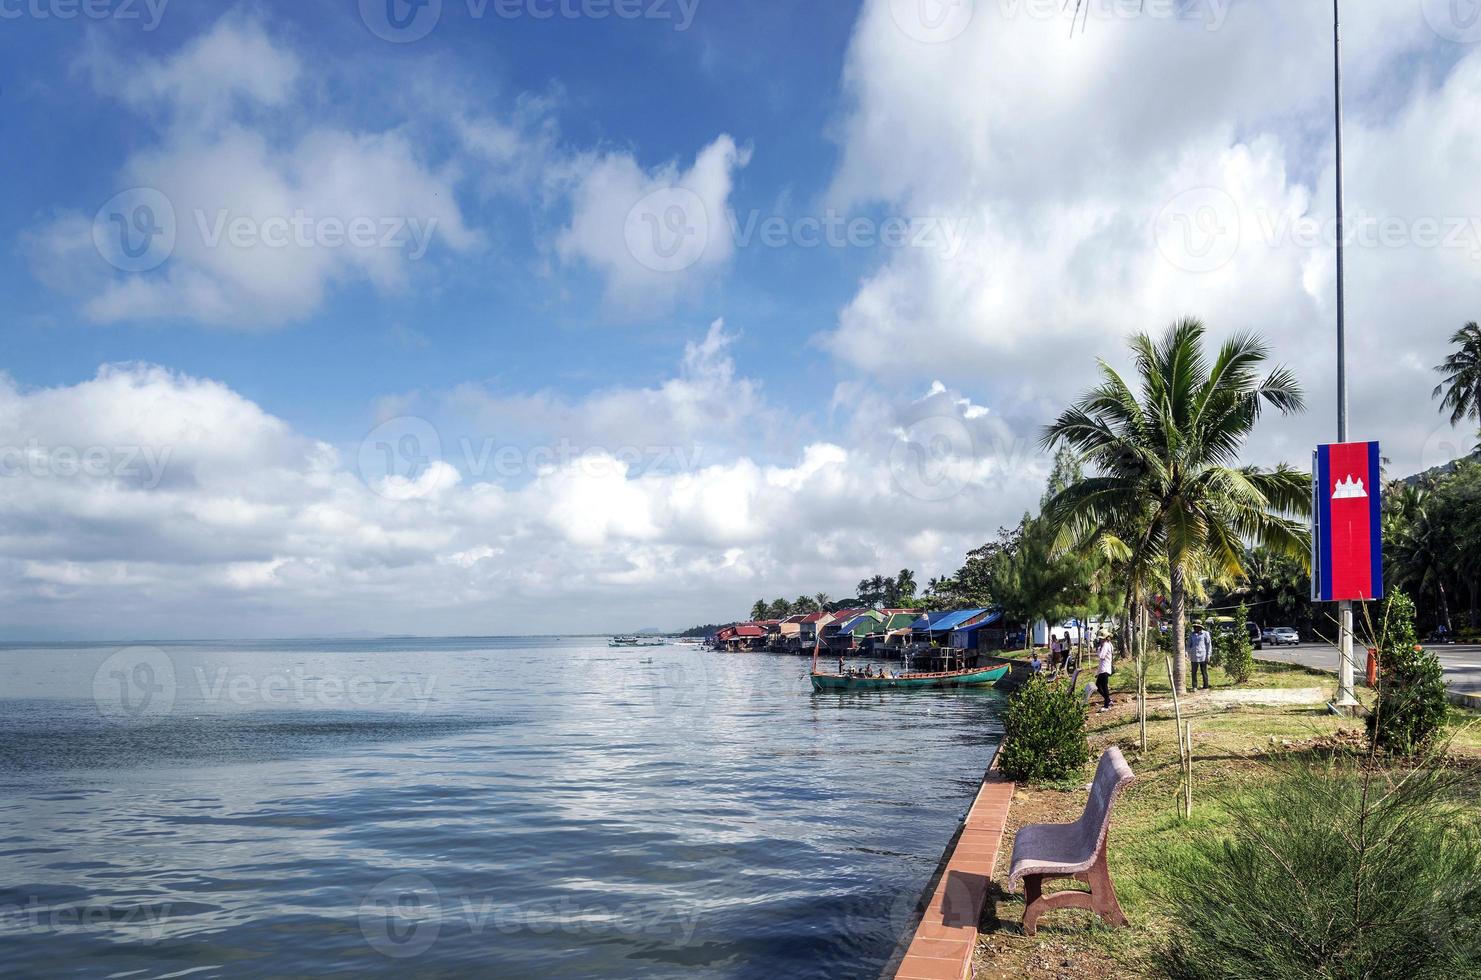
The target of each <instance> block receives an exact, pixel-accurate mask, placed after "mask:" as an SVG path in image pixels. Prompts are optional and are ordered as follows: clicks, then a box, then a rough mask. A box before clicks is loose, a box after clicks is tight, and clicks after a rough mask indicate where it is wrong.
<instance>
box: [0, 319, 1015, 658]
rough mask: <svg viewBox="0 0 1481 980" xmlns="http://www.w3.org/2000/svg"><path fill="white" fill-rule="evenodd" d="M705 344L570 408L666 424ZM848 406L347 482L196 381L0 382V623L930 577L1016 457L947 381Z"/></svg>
mask: <svg viewBox="0 0 1481 980" xmlns="http://www.w3.org/2000/svg"><path fill="white" fill-rule="evenodd" d="M727 337H728V335H727V334H725V333H724V332H723V331H722V330H721V328H720V327H719V325H716V326H714V327H712V328H711V329H710V330H709V331H707V332H706V333H705V334H704V336H703V337H702V338H700V339H697V340H696V341H695V342H694V343H692V344H690V345H689V346H688V348H687V350H686V351H685V353H684V355H683V358H682V363H681V365H680V367H679V368H678V371H677V373H678V377H677V378H676V379H674V380H673V381H672V382H671V383H666V384H664V385H661V386H659V387H658V388H654V389H642V390H636V391H632V392H622V391H616V390H614V391H609V392H606V393H603V394H601V395H597V396H593V398H594V403H614V404H616V403H630V404H631V405H634V406H649V407H652V406H666V407H665V408H664V410H667V411H669V412H670V414H669V415H668V420H669V421H670V422H671V423H672V424H673V425H675V426H677V431H676V432H675V433H672V434H670V439H671V440H675V439H676V437H677V436H679V435H680V434H683V433H685V432H687V431H689V430H688V429H687V428H686V427H689V426H691V425H693V419H691V418H689V417H686V415H685V411H687V407H686V406H687V405H688V403H689V400H690V398H691V397H692V394H685V393H682V392H683V385H686V384H691V383H693V382H694V380H695V379H696V378H697V377H717V376H728V379H729V380H728V382H727V383H728V385H729V387H730V389H731V390H736V389H739V388H744V387H745V386H747V385H750V384H751V382H749V381H747V380H745V379H742V378H738V377H735V376H734V374H733V371H734V368H733V365H729V364H727V363H722V362H725V361H726V359H725V358H724V356H723V354H722V351H723V348H724V345H725V343H726V342H727ZM706 372H708V374H706ZM671 385H672V386H671ZM663 392H669V394H668V395H664V394H662V393H663ZM665 398H667V399H668V401H667V402H665V401H664V399H665ZM851 400H852V401H854V402H856V403H857V405H858V406H859V408H858V412H857V414H856V415H855V416H853V417H852V419H851V422H850V424H849V425H847V426H845V427H844V428H843V429H842V430H841V431H840V432H839V434H838V437H837V441H833V440H830V439H825V438H819V439H817V440H815V441H814V442H812V443H811V444H809V445H806V446H805V447H803V448H801V449H800V450H797V451H796V452H795V453H793V454H792V455H791V456H790V457H789V458H786V459H782V460H778V461H775V462H760V461H757V460H756V459H753V458H752V457H750V456H747V455H744V454H738V453H728V454H725V456H724V458H722V459H718V460H717V461H715V462H709V463H703V464H696V465H693V466H690V467H688V468H678V469H675V468H650V467H643V466H640V465H636V464H635V462H634V461H633V460H630V459H627V458H624V457H622V456H621V455H620V454H617V453H614V452H610V451H607V450H605V449H600V448H594V449H590V450H588V451H585V452H583V453H580V454H578V455H575V456H572V457H569V458H564V459H553V460H551V461H549V462H547V463H546V464H544V465H542V466H540V467H539V468H537V469H534V470H531V471H529V472H527V473H525V474H524V476H523V478H521V479H516V480H509V481H496V480H492V479H488V478H486V477H485V476H481V475H478V474H476V473H475V474H470V473H468V472H466V471H465V469H466V466H467V460H466V459H463V458H460V457H459V455H458V454H457V453H456V452H448V453H446V454H445V456H444V455H439V454H435V453H428V454H427V458H426V459H425V460H424V461H423V465H422V466H420V467H419V468H418V469H417V470H416V471H415V472H403V473H393V474H384V475H382V476H379V477H372V478H370V479H366V478H365V477H364V476H363V475H362V474H361V473H359V472H357V471H356V467H355V463H354V461H353V460H352V459H351V458H350V456H347V455H346V454H345V453H344V452H343V451H340V450H336V449H335V448H334V447H331V446H330V445H328V444H327V443H325V442H323V441H320V440H317V439H314V438H312V437H310V436H307V435H305V434H302V433H299V432H297V431H295V430H294V429H293V428H292V427H291V426H290V425H288V424H287V423H286V422H284V421H283V420H281V419H278V418H275V417H273V416H271V415H269V414H267V413H266V412H264V411H262V409H261V408H260V407H258V406H257V405H255V404H254V403H252V402H251V401H249V400H247V399H245V398H243V397H242V396H241V395H240V394H238V393H237V392H235V391H233V390H231V389H230V388H228V387H226V386H224V385H222V384H220V383H217V382H213V381H210V380H206V379H200V378H193V377H189V376H186V375H182V374H178V373H175V372H171V371H168V370H165V369H163V368H159V367H155V366H150V365H114V366H109V367H105V368H103V369H102V370H100V371H99V373H98V374H97V376H95V377H94V378H91V379H89V380H86V381H82V382H79V383H77V384H73V385H67V386H63V387H56V388H44V389H34V390H28V389H22V388H20V387H18V386H16V385H15V384H13V383H10V382H6V383H5V384H3V385H0V466H3V471H4V472H3V477H0V552H3V554H4V555H5V556H6V558H5V559H3V560H0V581H3V583H4V587H5V588H4V593H3V596H4V597H3V598H0V617H3V619H4V621H5V622H6V623H7V624H8V625H9V626H10V627H11V628H12V629H17V630H21V631H23V632H26V633H31V634H36V633H41V634H51V635H86V634H89V633H91V634H95V635H97V634H102V635H113V636H117V635H124V634H128V635H159V636H170V635H182V634H190V635H202V634H220V633H231V634H242V633H252V632H256V631H260V630H264V629H266V630H272V631H279V632H282V631H289V632H292V631H295V630H299V631H316V630H342V629H347V628H365V629H382V630H387V631H395V632H400V631H407V630H412V631H420V632H432V633H438V632H459V631H474V632H476V631H491V632H524V631H555V632H566V631H570V630H573V629H593V630H599V629H612V628H629V629H630V628H636V627H638V626H641V625H646V624H651V623H654V622H661V623H664V624H666V625H678V624H681V623H688V622H689V621H691V620H695V619H704V618H710V619H719V618H724V617H730V616H734V615H737V614H739V613H740V612H743V611H744V608H745V607H746V606H748V605H749V604H750V602H751V601H752V600H753V599H754V598H755V596H754V595H753V594H752V593H754V592H755V591H756V589H757V588H758V587H764V588H766V589H767V590H770V591H787V592H789V593H790V594H794V595H795V594H797V593H799V592H812V591H816V590H817V589H819V588H825V589H828V590H830V591H838V592H841V591H843V590H845V589H846V588H847V585H848V583H850V582H852V581H855V580H856V579H857V578H858V577H860V576H862V575H864V574H871V573H873V572H877V571H880V570H883V569H888V568H898V567H900V566H901V565H910V566H911V567H916V568H919V569H921V570H922V572H923V574H927V575H929V574H939V573H941V572H943V571H950V570H951V569H953V568H954V567H955V565H956V563H957V562H958V561H959V559H960V557H961V555H962V554H963V553H964V551H965V550H966V549H967V548H969V547H972V546H974V545H975V544H978V543H980V539H981V538H982V537H983V535H984V534H986V533H990V530H991V529H989V528H984V527H983V525H982V514H983V510H984V507H986V506H988V505H989V504H990V505H992V506H995V507H1003V506H1013V505H1026V504H1027V503H1028V502H1029V501H1031V500H1032V499H1033V498H1034V497H1036V496H1037V494H1038V492H1039V489H1040V486H1041V481H1042V476H1043V473H1042V471H1041V470H1037V469H1035V468H1033V467H1032V466H1028V467H1026V466H1024V465H1022V461H1021V460H1015V459H1013V458H1011V456H1010V455H1006V454H1004V453H1003V452H1002V451H1001V450H1000V448H999V447H1000V446H1001V445H1004V444H1006V443H1005V440H1004V437H1003V432H1002V430H1001V423H1000V422H999V421H998V420H996V418H995V413H993V412H991V411H990V410H988V409H987V408H985V407H983V406H981V405H975V404H973V403H972V402H971V401H970V400H969V399H967V398H966V397H965V396H963V395H962V394H961V393H960V392H956V391H953V390H950V389H948V388H946V387H944V386H941V385H936V386H932V387H930V388H929V389H928V390H926V391H925V392H924V393H923V395H922V396H921V397H919V398H917V399H912V400H910V401H908V402H906V403H902V404H898V405H892V404H889V403H887V402H886V401H884V400H882V399H880V398H879V397H877V396H872V395H870V394H868V393H867V392H864V393H860V394H859V395H858V397H857V398H852V396H851ZM756 404H757V407H756V411H757V412H758V413H765V412H766V411H770V409H769V408H768V407H767V406H766V405H765V404H764V402H760V401H758V402H757V403H756ZM691 434H692V433H691ZM421 446H422V448H423V449H425V448H426V447H427V443H426V442H423V443H422V444H421ZM762 583H764V586H763V585H762ZM636 597H642V598H640V599H639V598H636ZM264 624H266V625H264Z"/></svg>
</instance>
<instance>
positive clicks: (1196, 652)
mask: <svg viewBox="0 0 1481 980" xmlns="http://www.w3.org/2000/svg"><path fill="white" fill-rule="evenodd" d="M1212 655H1213V642H1212V640H1211V638H1210V637H1209V635H1208V633H1207V632H1205V631H1204V629H1203V624H1202V623H1194V624H1193V635H1192V636H1190V637H1188V656H1189V657H1191V658H1192V659H1193V676H1192V677H1189V678H1188V687H1189V689H1191V690H1196V689H1197V688H1198V673H1199V671H1202V672H1203V689H1204V690H1205V691H1207V690H1208V688H1209V683H1208V661H1209V657H1210V656H1212Z"/></svg>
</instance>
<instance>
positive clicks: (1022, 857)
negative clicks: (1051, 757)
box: [1008, 746, 1136, 936]
mask: <svg viewBox="0 0 1481 980" xmlns="http://www.w3.org/2000/svg"><path fill="white" fill-rule="evenodd" d="M1135 779H1136V776H1135V775H1134V774H1133V773H1132V771H1131V767H1130V766H1128V765H1127V764H1126V759H1125V758H1123V757H1122V755H1121V750H1120V749H1118V748H1116V747H1114V746H1112V747H1111V748H1109V749H1106V752H1105V754H1104V755H1102V756H1101V757H1100V764H1099V765H1098V766H1096V768H1095V781H1094V782H1092V783H1091V785H1090V800H1089V802H1087V803H1086V804H1085V812H1084V813H1082V814H1081V815H1080V819H1079V820H1076V821H1075V822H1074V823H1067V824H1047V823H1036V824H1029V825H1028V826H1026V827H1024V828H1023V829H1022V830H1020V831H1019V832H1018V835H1017V837H1016V838H1015V839H1014V841H1013V860H1012V862H1011V870H1010V872H1009V874H1008V887H1009V889H1010V890H1011V889H1014V888H1016V887H1017V885H1018V883H1019V882H1020V881H1021V882H1023V893H1024V910H1023V931H1024V933H1026V934H1027V935H1030V936H1032V935H1033V934H1034V933H1035V932H1036V931H1037V930H1038V924H1039V916H1041V915H1043V914H1044V913H1045V912H1051V911H1053V910H1055V909H1064V908H1080V909H1089V910H1090V911H1092V912H1095V913H1097V914H1098V915H1099V916H1100V917H1101V918H1102V919H1103V920H1104V921H1105V922H1106V923H1108V924H1109V925H1117V926H1124V925H1126V924H1127V922H1126V916H1125V915H1123V914H1122V913H1121V905H1120V903H1119V902H1117V901H1116V889H1115V888H1114V887H1112V885H1111V872H1110V869H1109V867H1107V865H1106V837H1107V835H1108V834H1109V832H1110V829H1111V808H1112V807H1113V806H1114V805H1115V803H1116V799H1117V798H1118V797H1119V796H1120V795H1121V792H1122V790H1124V789H1126V787H1127V786H1129V785H1130V784H1131V783H1132V782H1133V781H1134V780H1135ZM1055 878H1075V879H1077V880H1079V881H1083V882H1085V884H1087V885H1089V886H1090V890H1089V891H1088V892H1084V891H1079V890H1076V889H1066V890H1064V891H1058V892H1054V893H1052V894H1048V895H1046V894H1044V882H1046V881H1049V880H1052V879H1055Z"/></svg>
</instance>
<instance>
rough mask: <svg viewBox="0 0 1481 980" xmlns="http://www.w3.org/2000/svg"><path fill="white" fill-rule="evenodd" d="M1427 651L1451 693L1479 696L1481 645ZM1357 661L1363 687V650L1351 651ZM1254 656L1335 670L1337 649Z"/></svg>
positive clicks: (1279, 650)
mask: <svg viewBox="0 0 1481 980" xmlns="http://www.w3.org/2000/svg"><path fill="white" fill-rule="evenodd" d="M1429 649H1431V650H1433V651H1434V652H1435V655H1436V656H1438V657H1439V658H1440V665H1441V666H1443V667H1444V668H1445V679H1446V681H1448V682H1449V684H1450V688H1451V690H1453V691H1464V692H1466V693H1468V694H1481V645H1477V644H1471V643H1457V644H1455V645H1454V646H1432V647H1430V648H1429ZM1354 655H1355V656H1356V658H1357V670H1358V682H1359V683H1362V680H1363V670H1364V669H1365V664H1366V663H1367V658H1368V654H1367V652H1366V651H1365V650H1362V649H1358V650H1355V651H1354ZM1255 656H1257V657H1260V658H1262V659H1264V660H1281V661H1284V662H1286V663H1292V664H1301V665H1302V666H1303V667H1320V668H1323V669H1325V670H1331V671H1335V670H1336V669H1337V648H1336V647H1334V646H1331V645H1329V644H1326V643H1303V644H1301V645H1300V646H1294V647H1273V646H1271V645H1269V644H1268V643H1267V644H1266V645H1265V649H1264V650H1257V651H1255Z"/></svg>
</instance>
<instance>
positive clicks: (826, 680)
mask: <svg viewBox="0 0 1481 980" xmlns="http://www.w3.org/2000/svg"><path fill="white" fill-rule="evenodd" d="M1007 674H1008V665H1007V664H1002V665H1001V666H998V667H977V668H973V669H972V670H956V671H952V672H950V673H945V674H905V675H903V676H900V677H849V676H846V675H842V674H817V673H815V674H813V675H812V689H813V690H814V691H929V690H946V689H949V688H954V687H991V686H992V685H993V684H996V683H997V682H998V681H1000V680H1002V679H1003V678H1004V677H1006V676H1007Z"/></svg>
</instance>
